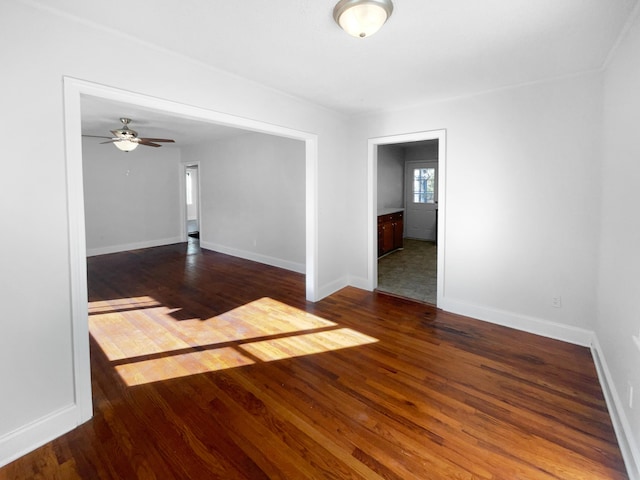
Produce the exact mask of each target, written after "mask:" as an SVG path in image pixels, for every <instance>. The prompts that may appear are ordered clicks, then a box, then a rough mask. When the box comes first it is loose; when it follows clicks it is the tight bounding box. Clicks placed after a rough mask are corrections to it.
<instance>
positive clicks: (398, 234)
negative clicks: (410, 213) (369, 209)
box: [393, 216, 404, 248]
mask: <svg viewBox="0 0 640 480" xmlns="http://www.w3.org/2000/svg"><path fill="white" fill-rule="evenodd" d="M403 237H404V222H403V221H402V216H399V217H398V218H396V221H395V222H393V248H402V246H403Z"/></svg>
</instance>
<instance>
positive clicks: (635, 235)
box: [595, 17, 640, 478]
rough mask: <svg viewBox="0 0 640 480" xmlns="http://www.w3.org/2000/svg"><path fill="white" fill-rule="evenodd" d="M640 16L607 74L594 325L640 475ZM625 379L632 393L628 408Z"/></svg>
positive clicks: (620, 46) (616, 53)
mask: <svg viewBox="0 0 640 480" xmlns="http://www.w3.org/2000/svg"><path fill="white" fill-rule="evenodd" d="M638 52H640V18H639V17H636V20H635V23H634V25H633V27H632V28H631V29H630V30H629V31H628V34H627V37H626V38H625V39H624V40H623V42H622V43H621V44H620V45H619V47H618V49H617V50H616V52H615V55H614V57H613V60H612V62H611V64H610V65H609V67H608V68H607V72H606V75H605V83H604V87H605V90H604V91H605V96H604V149H603V158H604V161H603V165H602V171H601V174H602V186H603V194H602V230H601V236H600V239H601V240H600V241H601V245H600V262H599V272H598V277H599V282H598V317H597V322H596V324H595V330H596V335H597V338H598V341H599V344H600V354H601V355H602V358H603V359H604V360H605V362H606V364H605V368H606V369H607V370H608V373H609V377H610V378H609V380H610V381H611V384H610V385H609V387H610V389H611V392H612V393H613V395H614V398H615V400H617V404H618V407H619V417H620V418H619V420H620V423H621V424H622V425H623V426H625V427H626V432H627V434H628V435H629V437H630V441H629V451H630V452H631V451H632V452H633V455H635V466H634V470H633V471H634V473H635V477H632V478H640V471H639V470H638V469H639V468H640V450H638V447H639V446H640V348H638V347H636V345H635V344H634V343H633V341H632V339H631V337H632V336H633V335H635V336H636V337H638V336H640V296H639V295H638V292H640V221H639V220H638V219H639V218H640V216H639V215H638V206H639V205H640V188H639V186H640V90H639V89H638V86H639V85H640V56H639V54H638ZM628 382H631V385H632V386H633V388H634V393H635V399H634V405H633V409H631V408H629V402H628V388H629V387H628Z"/></svg>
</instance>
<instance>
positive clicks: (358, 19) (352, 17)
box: [333, 0, 393, 38]
mask: <svg viewBox="0 0 640 480" xmlns="http://www.w3.org/2000/svg"><path fill="white" fill-rule="evenodd" d="M392 12H393V3H391V0H340V1H339V2H338V3H337V5H336V6H335V8H334V9H333V18H334V20H335V21H336V23H338V25H340V27H342V29H343V30H344V31H345V32H347V33H348V34H349V35H352V36H354V37H360V38H364V37H368V36H370V35H373V34H374V33H376V32H377V31H378V30H380V28H381V27H382V25H384V23H385V22H386V21H387V19H388V18H389V17H390V16H391V13H392Z"/></svg>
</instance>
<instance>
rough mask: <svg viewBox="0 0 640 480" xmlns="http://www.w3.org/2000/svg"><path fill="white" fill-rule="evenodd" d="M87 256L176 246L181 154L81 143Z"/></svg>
mask: <svg viewBox="0 0 640 480" xmlns="http://www.w3.org/2000/svg"><path fill="white" fill-rule="evenodd" d="M82 162H83V174H84V197H85V204H84V205H85V228H86V238H87V254H88V255H99V254H103V253H112V252H120V251H125V250H133V249H135V248H144V247H151V246H157V245H166V244H170V243H176V242H180V241H181V240H182V239H181V225H180V222H181V216H180V209H181V208H184V200H182V198H181V196H180V181H181V180H182V172H181V169H180V150H179V149H177V148H175V147H168V148H167V147H165V148H149V147H144V146H141V147H138V148H137V149H135V150H134V151H132V152H128V153H125V152H121V151H120V150H118V149H116V148H115V147H114V146H113V145H100V144H99V142H98V141H96V139H89V138H85V139H83V142H82Z"/></svg>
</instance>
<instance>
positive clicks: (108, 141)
mask: <svg viewBox="0 0 640 480" xmlns="http://www.w3.org/2000/svg"><path fill="white" fill-rule="evenodd" d="M100 138H110V137H100ZM119 141H120V139H119V138H112V139H111V140H107V141H106V142H100V145H102V144H103V143H114V142H119Z"/></svg>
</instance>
